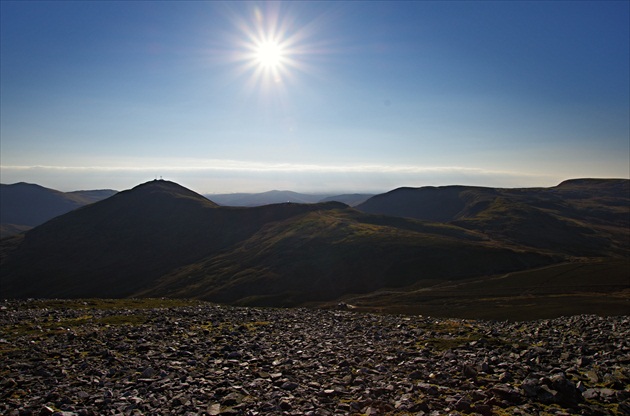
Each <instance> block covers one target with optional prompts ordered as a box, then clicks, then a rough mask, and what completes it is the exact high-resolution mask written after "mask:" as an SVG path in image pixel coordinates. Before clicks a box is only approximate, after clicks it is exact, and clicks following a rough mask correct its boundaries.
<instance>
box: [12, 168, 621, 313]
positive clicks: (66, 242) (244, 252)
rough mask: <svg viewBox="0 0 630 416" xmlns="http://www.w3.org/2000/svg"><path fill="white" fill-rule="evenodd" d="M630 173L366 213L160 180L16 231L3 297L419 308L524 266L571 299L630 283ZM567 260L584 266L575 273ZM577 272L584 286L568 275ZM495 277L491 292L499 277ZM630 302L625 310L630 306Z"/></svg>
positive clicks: (382, 205) (414, 194) (373, 203)
mask: <svg viewBox="0 0 630 416" xmlns="http://www.w3.org/2000/svg"><path fill="white" fill-rule="evenodd" d="M629 183H630V182H629V181H628V180H573V181H567V182H563V183H562V184H560V185H559V186H557V187H553V188H536V189H495V188H479V187H464V186H455V187H440V188H431V187H427V188H415V189H413V188H401V189H397V190H394V191H392V192H388V193H386V194H382V195H377V196H374V197H372V198H371V199H369V200H368V201H366V202H364V203H363V204H360V205H359V206H358V207H357V209H355V208H351V207H349V206H347V205H346V204H343V203H339V202H324V203H309V204H297V203H286V202H285V203H281V204H272V205H263V206H258V207H251V208H244V207H225V206H219V205H218V204H216V203H214V202H213V201H210V200H208V199H207V198H205V197H204V196H202V195H199V194H196V193H195V192H193V191H190V190H188V189H186V188H183V187H182V186H180V185H178V184H176V183H173V182H169V181H162V180H156V181H151V182H147V183H145V184H142V185H138V186H137V187H135V188H133V189H131V190H127V191H123V192H119V193H117V194H115V195H113V196H111V197H110V198H107V199H104V200H102V201H99V202H96V203H93V204H90V205H86V206H83V207H82V208H80V209H76V210H74V211H71V212H68V213H66V214H64V215H61V216H59V217H57V218H54V219H53V220H50V221H48V222H46V223H45V224H42V225H40V226H38V227H35V228H34V229H32V230H30V231H28V232H26V233H24V234H20V235H17V236H13V237H11V238H7V239H3V240H2V241H1V242H0V266H1V267H0V297H134V296H151V297H161V296H168V297H191V298H201V299H206V300H211V301H216V302H223V303H230V304H239V305H265V306H293V305H304V304H311V303H313V302H315V303H317V304H322V303H327V302H333V303H335V302H337V301H338V300H339V299H350V300H352V301H353V302H356V303H359V304H363V305H368V304H369V302H373V303H374V304H379V305H380V306H379V307H381V308H382V307H383V306H382V305H383V302H386V303H387V302H389V304H390V305H396V306H397V307H400V306H401V305H402V304H401V303H400V301H401V300H402V299H404V301H405V302H410V303H414V302H415V303H414V305H416V306H417V305H418V303H417V302H422V300H420V301H419V300H418V299H425V297H426V296H428V294H429V293H433V292H431V290H433V288H438V287H442V288H444V287H445V286H444V285H451V286H448V287H452V285H455V284H465V283H466V282H470V281H474V282H479V281H483V282H495V281H496V282H502V284H503V285H505V284H506V283H505V282H507V281H508V280H505V279H504V278H502V277H501V276H504V277H505V276H516V275H517V272H519V273H525V272H527V273H529V274H520V275H519V276H526V277H524V278H523V279H524V280H522V281H520V282H518V284H517V285H516V286H511V285H508V286H509V287H510V288H511V289H510V290H515V291H517V292H518V293H519V296H524V295H523V293H530V292H531V291H532V290H533V289H532V288H533V287H534V286H535V287H537V288H538V289H536V290H538V291H539V292H540V276H541V274H540V273H538V272H533V271H535V270H546V272H545V273H547V274H546V275H545V276H551V277H546V278H545V279H547V281H552V280H553V281H554V282H555V284H557V283H558V282H559V280H557V279H556V277H557V276H560V275H561V276H563V277H562V279H568V280H562V287H563V290H561V291H560V292H561V293H562V294H563V295H566V294H567V293H574V292H575V291H582V290H586V289H584V288H587V287H588V290H589V291H592V290H593V289H592V287H594V286H593V285H594V284H595V283H596V284H597V285H603V286H602V287H604V286H605V288H606V289H605V290H604V291H605V292H606V296H609V295H610V293H615V294H619V293H627V289H628V288H630V284H629V283H630V282H627V280H624V279H625V277H624V276H626V275H625V272H627V271H629V270H630V269H629V268H628V266H629V265H630V263H628V259H629V258H630V257H629V253H630V192H629ZM594 263H597V264H605V265H606V268H605V270H607V273H606V275H604V276H599V275H597V276H596V275H593V273H590V274H589V273H586V272H585V270H594V269H592V268H591V269H585V268H583V267H582V265H589V267H591V266H592V265H593V264H594ZM567 264H574V265H577V266H576V267H574V268H571V269H569V270H572V271H570V272H567V269H566V267H567V266H566V265H567ZM556 267H559V269H557V270H561V272H558V273H555V272H553V270H556V269H555V268H556ZM550 268H551V269H550ZM550 270H551V271H550ZM578 271H579V273H578ZM576 273H577V274H576ZM578 274H579V276H580V280H579V282H580V283H579V284H577V283H576V284H575V285H574V286H570V285H565V282H571V281H572V280H571V278H572V277H573V276H577V275H578ZM554 276H556V277H554ZM471 279H472V280H471ZM480 279H481V280H480ZM536 279H538V280H536ZM554 279H556V280H554ZM453 282H461V283H453ZM534 282H535V283H534ZM576 282H577V281H576ZM593 282H594V283H593ZM592 283H593V284H592ZM482 286H483V285H482ZM475 287H479V284H477V286H475ZM483 287H484V290H489V291H490V292H492V290H491V289H492V288H496V284H494V283H492V284H490V283H489V286H483ZM542 287H545V284H543V286H542ZM598 287H600V286H598ZM514 288H516V289H514ZM556 289H557V288H556ZM598 290H599V289H598ZM602 290H603V289H602ZM624 291H626V292H624ZM447 292H448V293H447ZM447 292H445V291H444V290H442V291H440V299H442V300H440V301H439V303H440V305H445V302H446V303H449V304H450V302H451V301H449V300H447V299H448V296H451V295H452V294H453V293H455V292H453V290H451V289H449V291H447ZM410 293H413V294H414V295H413V296H410ZM436 293H437V292H436ZM536 293H538V292H536ZM554 293H555V294H557V293H558V292H557V290H556V292H554ZM589 293H590V292H589ZM598 293H599V292H598ZM403 294H404V296H403ZM449 294H450V295H449ZM555 294H554V296H555ZM447 295H448V296H447ZM501 296H503V298H505V296H506V293H505V292H501ZM370 297H371V298H370ZM368 298H370V299H371V300H366V299H368ZM384 299H385V300H386V301H384ZM413 299H415V300H413ZM554 299H556V298H554ZM567 299H569V298H567ZM589 299H591V301H592V299H594V298H589ZM619 299H621V300H619V302H620V303H619V305H621V306H619V305H617V306H618V307H621V308H623V307H624V306H628V305H630V303H624V302H626V298H624V297H623V296H622V297H620V298H619ZM433 300H435V299H433ZM449 310H451V311H454V310H456V308H449ZM614 310H617V309H614Z"/></svg>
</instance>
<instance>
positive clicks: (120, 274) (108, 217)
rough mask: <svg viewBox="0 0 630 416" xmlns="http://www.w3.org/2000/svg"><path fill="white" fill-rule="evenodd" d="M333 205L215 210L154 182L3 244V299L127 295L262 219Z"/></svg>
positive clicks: (226, 242) (214, 249) (236, 238)
mask: <svg viewBox="0 0 630 416" xmlns="http://www.w3.org/2000/svg"><path fill="white" fill-rule="evenodd" d="M338 206H339V204H322V205H298V204H280V205H275V206H274V205H272V206H266V207H259V208H250V209H243V208H225V207H222V208H219V207H218V206H217V205H216V204H215V203H213V202H211V201H209V200H207V199H206V198H204V197H203V196H201V195H199V194H196V193H194V192H192V191H190V190H188V189H186V188H184V187H181V186H180V185H177V184H175V183H173V182H168V181H152V182H148V183H145V184H142V185H139V186H137V187H135V188H133V189H131V190H128V191H124V192H120V193H118V194H116V195H114V196H113V197H111V198H108V199H106V200H104V201H101V202H99V203H95V204H92V205H89V206H85V207H82V208H80V209H77V210H75V211H72V212H70V213H67V214H65V215H63V216H60V217H57V218H55V219H53V220H51V221H49V222H47V223H46V224H43V225H41V226H39V227H37V228H35V229H33V230H31V231H29V232H27V233H26V234H25V235H24V236H16V237H13V238H10V239H6V240H3V241H2V243H3V244H2V249H3V253H2V270H1V272H0V276H1V277H2V288H1V290H2V293H3V295H4V296H17V297H24V296H34V297H42V296H44V297H77V296H100V297H106V296H111V297H120V296H129V295H131V294H133V293H134V292H135V291H137V290H139V289H141V288H145V287H146V286H147V285H151V284H152V282H153V281H154V279H156V278H158V277H160V276H162V275H163V274H165V273H167V272H169V271H170V270H171V269H173V268H176V267H180V266H183V265H186V264H189V263H190V262H194V261H195V260H198V259H199V258H202V257H205V256H207V255H210V254H212V253H214V252H217V251H218V250H221V249H224V248H226V247H229V246H230V245H232V244H235V243H237V242H239V241H241V240H243V239H245V238H247V237H249V236H250V235H251V234H253V233H254V232H256V231H257V230H258V229H259V228H260V227H262V226H263V225H264V224H265V223H267V222H270V221H277V220H282V219H285V218H288V217H290V216H292V215H297V214H301V213H304V212H307V211H309V210H316V209H327V208H333V207H338Z"/></svg>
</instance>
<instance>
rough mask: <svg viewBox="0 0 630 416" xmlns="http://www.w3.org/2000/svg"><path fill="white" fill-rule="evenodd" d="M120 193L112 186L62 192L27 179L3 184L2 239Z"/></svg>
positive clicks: (0, 207)
mask: <svg viewBox="0 0 630 416" xmlns="http://www.w3.org/2000/svg"><path fill="white" fill-rule="evenodd" d="M116 192H117V191H114V190H111V189H99V190H90V191H74V192H61V191H57V190H55V189H50V188H46V187H43V186H41V185H37V184H32V183H26V182H18V183H15V184H0V226H1V227H2V228H1V233H0V238H3V237H8V236H10V235H14V234H17V233H19V232H23V231H26V230H29V229H31V228H33V227H36V226H38V225H40V224H43V223H44V222H46V221H48V220H50V219H52V218H54V217H57V216H59V215H61V214H65V213H66V212H69V211H72V210H75V209H77V208H79V207H82V206H84V205H87V204H91V203H94V202H97V201H100V200H102V199H105V198H108V197H110V196H112V195H114V194H115V193H116Z"/></svg>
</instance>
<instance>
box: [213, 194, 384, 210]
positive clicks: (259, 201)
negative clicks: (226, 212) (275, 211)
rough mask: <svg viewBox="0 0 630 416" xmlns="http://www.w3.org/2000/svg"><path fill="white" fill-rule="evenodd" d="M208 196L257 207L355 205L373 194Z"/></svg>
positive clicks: (236, 204)
mask: <svg viewBox="0 0 630 416" xmlns="http://www.w3.org/2000/svg"><path fill="white" fill-rule="evenodd" d="M204 196H205V197H206V198H208V199H209V200H211V201H212V202H215V203H217V204H219V205H223V206H234V207H257V206H261V205H269V204H280V203H283V202H294V203H298V204H315V203H318V202H329V201H337V202H343V203H344V204H346V205H350V206H355V205H358V204H360V203H362V202H365V201H367V200H368V199H369V198H371V197H372V196H374V195H373V194H343V195H327V194H302V193H298V192H293V191H268V192H260V193H233V194H204Z"/></svg>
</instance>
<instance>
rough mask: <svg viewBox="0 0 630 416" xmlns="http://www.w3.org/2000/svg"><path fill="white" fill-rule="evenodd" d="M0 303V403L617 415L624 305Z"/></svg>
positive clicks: (134, 411) (624, 391) (5, 410)
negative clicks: (443, 307)
mask: <svg viewBox="0 0 630 416" xmlns="http://www.w3.org/2000/svg"><path fill="white" fill-rule="evenodd" d="M37 305H38V301H4V302H1V303H0V331H1V332H0V413H1V414H4V415H68V416H70V415H141V414H147V415H149V414H156V415H157V414H160V415H168V414H173V415H272V414H287V415H333V414H363V415H381V414H418V415H441V414H453V415H457V414H462V415H463V414H480V415H494V414H521V415H531V414H541V413H546V414H556V415H567V414H580V415H607V414H619V415H630V405H629V404H628V403H629V402H630V366H629V364H630V317H628V316H619V317H605V318H603V317H598V316H592V315H580V316H572V317H565V318H558V319H553V320H539V321H530V322H496V321H492V322H491V321H470V320H458V319H438V318H431V317H426V316H402V315H377V314H363V313H356V312H353V311H348V310H322V309H264V308H260V309H259V308H236V307H227V306H218V305H212V304H203V303H200V304H199V305H198V306H186V307H171V308H155V309H124V310H110V309H94V308H90V309H87V308H86V309H71V308H63V307H57V308H52V309H51V308H48V307H45V305H46V304H45V303H41V305H42V306H41V307H38V306H37Z"/></svg>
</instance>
